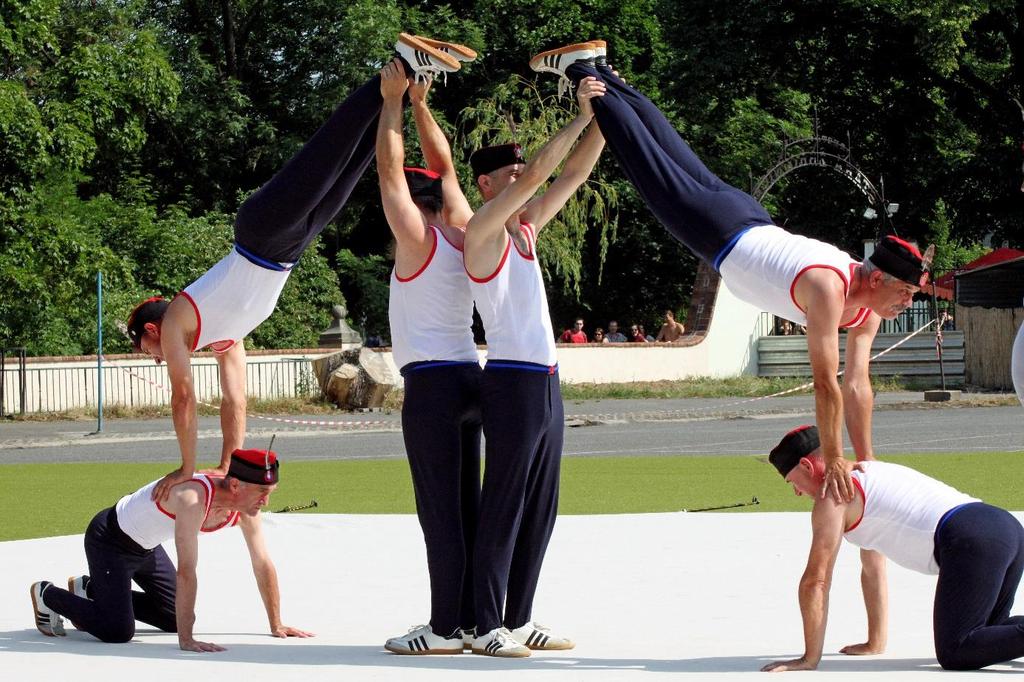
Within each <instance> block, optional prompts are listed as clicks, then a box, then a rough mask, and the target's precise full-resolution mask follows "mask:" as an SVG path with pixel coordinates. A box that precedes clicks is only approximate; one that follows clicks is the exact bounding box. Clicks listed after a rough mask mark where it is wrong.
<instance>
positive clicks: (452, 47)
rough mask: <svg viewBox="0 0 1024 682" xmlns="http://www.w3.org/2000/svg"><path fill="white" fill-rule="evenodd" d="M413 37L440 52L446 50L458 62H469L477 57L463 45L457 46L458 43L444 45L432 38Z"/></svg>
mask: <svg viewBox="0 0 1024 682" xmlns="http://www.w3.org/2000/svg"><path fill="white" fill-rule="evenodd" d="M414 37H415V38H417V39H419V40H421V41H423V42H424V43H426V44H427V45H429V46H430V47H433V48H436V49H438V50H441V51H442V52H444V51H445V50H448V51H449V53H450V54H452V56H454V57H455V59H458V60H459V61H466V62H471V61H473V60H474V59H476V57H477V54H476V50H474V49H472V48H469V47H466V46H465V45H459V44H458V43H446V42H445V41H443V40H434V39H433V38H425V37H423V36H414ZM460 57H461V59H460Z"/></svg>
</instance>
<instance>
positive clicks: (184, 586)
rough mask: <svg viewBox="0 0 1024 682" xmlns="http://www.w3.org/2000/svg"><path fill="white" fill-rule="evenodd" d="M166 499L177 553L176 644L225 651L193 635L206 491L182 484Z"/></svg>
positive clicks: (184, 647)
mask: <svg viewBox="0 0 1024 682" xmlns="http://www.w3.org/2000/svg"><path fill="white" fill-rule="evenodd" d="M172 495H173V498H174V499H173V500H169V503H170V506H171V510H172V511H173V513H174V516H175V518H174V547H175V550H176V552H177V555H178V573H177V591H176V593H175V597H174V615H175V620H176V622H177V626H178V646H179V647H180V648H181V649H182V650H184V651H199V652H205V651H224V648H223V647H220V646H217V645H216V644H213V643H211V642H200V641H197V640H196V639H195V638H193V636H192V628H193V626H194V625H195V622H196V592H197V591H198V580H197V578H196V566H197V565H198V563H199V530H200V528H201V526H202V523H203V517H204V516H205V514H206V497H205V495H206V492H205V490H203V489H202V487H201V486H200V485H199V484H184V485H182V486H180V487H178V488H176V489H175V490H174V492H173V493H172Z"/></svg>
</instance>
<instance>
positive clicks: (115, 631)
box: [43, 508, 178, 642]
mask: <svg viewBox="0 0 1024 682" xmlns="http://www.w3.org/2000/svg"><path fill="white" fill-rule="evenodd" d="M85 556H86V558H87V559H88V561H89V587H88V596H89V598H88V599H83V598H81V597H76V596H75V595H74V594H72V593H70V592H68V591H67V590H64V589H61V588H59V587H57V586H56V585H53V586H51V587H49V588H47V589H46V592H45V593H44V594H43V602H44V603H45V604H46V605H47V606H49V607H50V608H51V609H53V610H54V611H56V612H57V613H59V614H60V615H62V616H64V617H65V618H68V619H69V620H71V621H72V622H73V623H74V624H75V625H76V626H77V627H78V628H79V629H80V630H85V631H86V632H88V633H89V634H91V635H92V636H94V637H96V638H97V639H100V640H103V641H104V642H127V641H129V640H130V639H131V638H132V637H134V636H135V621H136V620H139V621H142V622H143V623H148V624H149V625H152V626H154V627H156V628H158V629H160V630H163V631H164V632H177V629H178V628H177V621H176V619H175V614H174V595H175V592H176V590H177V578H176V571H175V569H174V564H172V563H171V559H170V557H168V556H167V552H165V551H164V549H163V547H161V546H159V545H157V547H156V548H155V549H151V550H145V549H143V548H142V547H140V546H139V545H138V544H137V543H136V542H135V541H134V540H132V539H131V538H130V537H128V536H127V535H125V533H124V531H122V530H121V528H120V527H119V526H118V525H117V514H116V513H115V512H114V510H113V508H111V509H104V510H103V511H101V512H100V513H98V514H97V515H96V516H95V517H93V520H92V522H91V523H90V524H89V528H88V529H87V530H86V531H85ZM132 580H134V581H135V582H136V583H137V584H138V585H139V587H141V588H142V591H141V592H139V591H135V590H132Z"/></svg>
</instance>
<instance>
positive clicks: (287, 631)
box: [270, 625, 316, 639]
mask: <svg viewBox="0 0 1024 682" xmlns="http://www.w3.org/2000/svg"><path fill="white" fill-rule="evenodd" d="M270 634H271V635H273V636H274V637H281V638H282V639H284V638H287V637H301V638H303V639H304V638H306V637H316V635H314V634H313V633H312V632H306V631H305V630H300V629H298V628H293V627H289V626H287V625H278V626H277V627H276V628H271V630H270Z"/></svg>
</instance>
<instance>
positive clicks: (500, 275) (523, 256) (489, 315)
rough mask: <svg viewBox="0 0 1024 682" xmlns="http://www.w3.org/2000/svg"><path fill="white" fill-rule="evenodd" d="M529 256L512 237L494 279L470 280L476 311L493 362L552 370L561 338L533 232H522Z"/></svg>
mask: <svg viewBox="0 0 1024 682" xmlns="http://www.w3.org/2000/svg"><path fill="white" fill-rule="evenodd" d="M519 229H520V231H521V232H522V234H523V236H525V237H526V243H527V244H528V245H529V249H530V251H529V253H522V252H520V251H519V247H518V246H516V245H515V242H514V241H513V240H512V239H511V238H510V237H507V236H506V240H507V242H506V244H505V254H504V255H503V256H502V257H501V262H500V263H498V269H497V270H495V271H494V273H493V274H491V275H490V276H489V277H484V278H483V279H476V278H475V277H473V276H472V275H470V278H469V279H470V288H471V290H472V292H473V298H474V299H475V300H476V310H477V312H478V313H480V319H481V320H483V323H484V329H486V330H487V360H488V362H489V361H491V360H516V361H519V362H532V363H535V364H538V365H547V366H549V367H552V366H554V365H555V363H556V362H557V361H558V358H557V356H556V354H555V334H554V332H553V331H551V315H550V314H549V313H548V297H547V292H545V290H544V278H543V275H541V272H540V264H539V263H538V262H537V255H536V254H537V239H536V237H535V235H534V232H533V226H532V225H527V224H525V223H524V224H522V225H520V226H519Z"/></svg>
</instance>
